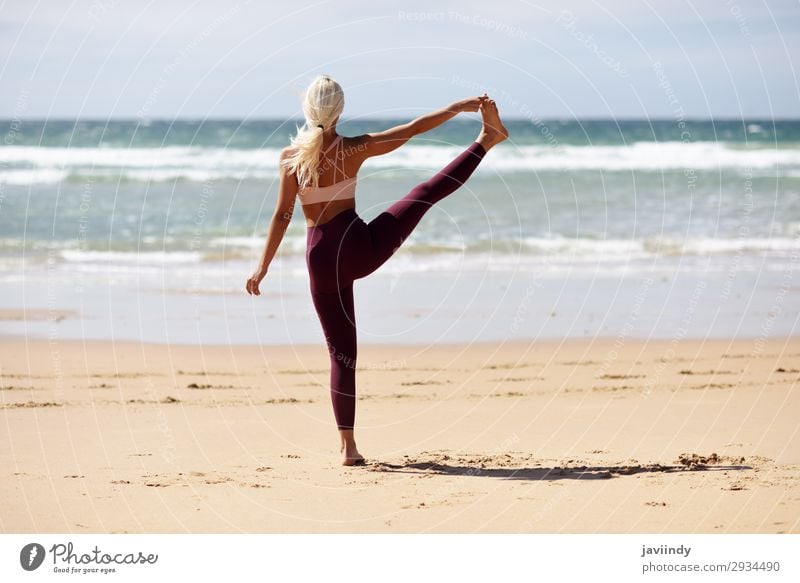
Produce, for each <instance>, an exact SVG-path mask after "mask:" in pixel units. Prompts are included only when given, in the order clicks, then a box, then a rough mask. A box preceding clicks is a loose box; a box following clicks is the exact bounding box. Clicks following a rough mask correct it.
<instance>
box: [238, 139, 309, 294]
mask: <svg viewBox="0 0 800 583" xmlns="http://www.w3.org/2000/svg"><path fill="white" fill-rule="evenodd" d="M286 156H287V151H286V150H283V151H282V152H281V162H283V160H284V159H285V158H286ZM280 177H281V178H280V186H279V187H278V201H277V203H276V204H275V212H274V213H273V214H272V220H271V221H270V223H269V230H268V231H267V240H266V242H265V243H264V252H263V253H262V254H261V261H260V262H259V264H258V267H257V268H256V270H255V271H254V272H253V275H251V276H250V278H249V279H248V280H247V286H246V289H247V293H248V294H251V295H256V296H260V295H261V291H260V290H259V289H258V286H259V284H260V283H261V280H262V279H264V276H266V275H267V270H268V269H269V264H270V263H272V259H273V257H275V253H276V252H277V251H278V247H279V246H280V244H281V241H282V240H283V236H284V235H285V234H286V229H287V228H288V227H289V222H290V221H291V220H292V212H293V211H294V203H295V197H296V196H297V188H298V186H297V177H296V176H295V175H294V174H290V173H289V171H288V170H287V169H286V167H284V165H283V164H280Z"/></svg>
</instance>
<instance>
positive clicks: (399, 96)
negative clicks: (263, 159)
mask: <svg viewBox="0 0 800 583" xmlns="http://www.w3.org/2000/svg"><path fill="white" fill-rule="evenodd" d="M798 55H800V3H799V2H798V0H776V1H770V2H768V1H765V0H673V1H665V0H662V1H656V0H606V1H603V2H594V1H583V2H574V3H570V2H565V1H561V2H552V1H546V2H545V1H537V2H532V1H526V0H494V1H492V2H487V1H486V0H481V1H473V0H459V1H445V2H432V1H430V0H429V1H427V2H425V1H399V2H394V1H376V0H344V1H325V0H322V1H317V2H303V1H302V0H294V1H286V0H269V1H266V0H261V1H256V0H226V1H210V0H200V1H194V2H193V1H191V0H187V1H182V2H177V1H175V0H160V1H158V0H152V1H146V0H143V1H127V2H122V1H121V0H92V1H88V0H76V1H70V0H39V1H37V0H9V1H6V2H2V3H1V4H0V87H2V91H0V117H2V118H6V119H15V118H20V119H25V118H87V119H88V118H91V119H109V118H129V119H158V118H167V119H174V118H189V119H206V118H236V119H250V118H286V117H294V116H299V115H300V114H301V110H300V98H301V96H302V92H303V89H304V88H305V87H306V86H307V85H308V83H309V82H310V80H311V79H313V77H314V76H315V75H317V74H320V73H325V74H328V75H331V76H332V77H334V78H335V79H337V80H338V81H339V82H340V83H341V84H342V86H343V87H344V90H345V95H346V108H345V116H349V117H351V118H359V117H403V116H407V115H413V114H416V113H419V112H421V111H424V110H430V109H431V108H437V107H442V106H445V105H447V104H448V103H450V102H452V101H454V100H456V99H461V98H464V97H468V96H471V95H477V94H480V93H483V92H484V91H486V92H488V93H489V94H490V95H491V96H492V97H494V98H495V100H496V101H497V102H498V104H499V105H500V107H501V110H502V112H503V113H504V114H505V115H506V116H507V117H515V118H528V119H535V118H540V119H545V118H560V119H575V118H678V117H682V116H685V117H687V118H709V117H714V118H742V117H745V118H798V117H800V72H798V71H797V67H796V61H797V60H798Z"/></svg>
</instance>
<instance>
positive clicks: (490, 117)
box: [476, 99, 508, 151]
mask: <svg viewBox="0 0 800 583" xmlns="http://www.w3.org/2000/svg"><path fill="white" fill-rule="evenodd" d="M480 110H481V117H482V118H483V128H482V129H481V133H480V135H479V136H478V139H477V140H476V141H477V142H478V143H479V144H480V145H481V146H483V148H484V149H485V150H487V151H488V150H489V148H491V147H493V146H496V145H497V144H499V143H500V142H502V141H503V140H505V139H506V138H508V130H507V129H506V126H504V125H503V122H502V121H501V120H500V113H499V112H498V111H497V104H496V103H495V102H494V101H493V100H492V99H487V100H485V101H484V102H483V103H482V104H481V107H480Z"/></svg>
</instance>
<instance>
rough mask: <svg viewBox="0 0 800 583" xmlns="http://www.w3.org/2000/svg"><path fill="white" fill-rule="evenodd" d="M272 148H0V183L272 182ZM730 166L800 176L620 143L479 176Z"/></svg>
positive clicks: (506, 152)
mask: <svg viewBox="0 0 800 583" xmlns="http://www.w3.org/2000/svg"><path fill="white" fill-rule="evenodd" d="M461 151H463V147H461V146H433V145H416V144H413V145H409V146H407V147H405V148H401V149H399V150H397V151H395V152H392V153H391V154H388V155H386V156H380V157H377V158H371V159H370V160H368V161H367V162H366V164H365V169H372V170H373V171H376V173H377V174H378V175H380V174H382V172H381V171H383V170H389V169H411V170H424V171H428V170H436V169H439V168H441V167H442V166H444V165H445V164H447V163H448V162H449V161H450V160H452V159H453V158H454V157H455V156H457V155H458V154H459V153H460V152H461ZM279 153H280V150H279V149H277V148H261V149H237V148H207V147H196V146H165V147H161V148H57V147H53V148H50V147H34V146H6V147H0V167H2V170H0V183H6V184H16V185H27V184H51V183H56V182H61V181H65V180H81V179H90V178H91V179H96V180H132V181H145V182H149V181H167V180H176V179H183V180H190V181H196V182H204V181H211V180H225V179H233V180H246V179H255V180H261V179H274V178H276V177H277V176H278V173H277V165H278V157H279ZM724 168H730V169H736V170H739V171H743V172H752V171H765V170H770V171H779V172H781V173H782V174H786V175H789V176H797V175H798V172H800V148H794V147H786V148H765V147H747V148H745V147H741V145H738V146H737V145H735V144H733V143H727V142H695V143H682V142H636V143H632V144H629V145H624V146H592V145H589V146H549V145H548V146H531V145H528V146H514V145H513V144H509V145H506V144H503V145H501V146H499V147H498V148H497V150H496V151H495V153H494V154H493V155H492V156H489V157H487V159H486V160H485V162H484V163H482V164H481V167H480V168H479V171H480V172H487V171H488V172H535V171H548V170H604V171H632V170H638V171H650V172H656V171H670V170H687V169H695V170H718V169H724Z"/></svg>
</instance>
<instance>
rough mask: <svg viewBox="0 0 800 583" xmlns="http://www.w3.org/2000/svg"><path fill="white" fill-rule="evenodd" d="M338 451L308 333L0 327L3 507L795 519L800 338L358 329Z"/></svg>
mask: <svg viewBox="0 0 800 583" xmlns="http://www.w3.org/2000/svg"><path fill="white" fill-rule="evenodd" d="M359 368H360V372H359V401H358V410H357V417H356V423H357V427H358V429H357V440H358V444H359V449H360V450H361V452H362V453H363V454H364V455H365V457H366V458H367V461H368V465H367V466H365V467H354V468H344V467H342V466H341V465H339V463H340V455H339V451H338V445H339V444H338V434H337V432H336V429H335V425H334V422H333V414H332V410H331V405H330V400H329V394H328V390H327V388H326V387H327V354H326V352H325V349H324V347H322V346H309V345H303V346H298V347H279V348H276V347H273V346H263V347H260V346H232V347H231V346H213V347H208V346H174V345H158V344H138V343H113V342H101V341H98V342H91V343H82V342H76V341H69V342H66V341H61V342H55V341H53V342H51V341H47V340H37V341H27V342H26V341H25V340H19V339H5V340H2V341H0V385H1V386H0V388H1V389H2V390H0V407H2V411H1V412H0V415H1V416H2V420H3V423H2V433H3V436H2V439H0V473H1V477H0V499H1V500H2V506H3V511H2V513H0V528H2V531H3V532H5V533H34V532H37V533H50V532H75V533H84V532H114V533H116V532H131V533H139V532H149V533H154V532H278V533H283V532H511V533H516V532H545V533H598V532H603V533H605V532H611V533H629V532H635V533H667V532H690V533H731V532H737V533H741V532H744V533H780V532H792V533H797V532H800V472H799V471H798V470H800V436H799V435H798V418H799V417H800V395H798V393H797V390H796V388H797V384H798V379H800V340H797V339H791V340H788V341H784V340H767V341H763V340H752V341H744V340H739V341H736V342H724V341H718V340H715V341H713V342H705V343H703V342H699V341H685V342H683V341H682V342H670V341H658V342H645V341H641V340H631V339H626V340H625V341H624V342H621V341H615V340H614V339H608V340H594V341H583V340H571V341H568V342H563V343H562V342H553V341H549V342H533V343H525V342H515V343H509V344H472V345H463V346H459V345H428V346H420V347H414V346H386V345H366V346H362V347H360V354H359Z"/></svg>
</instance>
